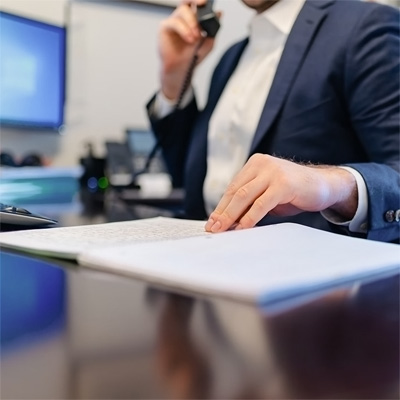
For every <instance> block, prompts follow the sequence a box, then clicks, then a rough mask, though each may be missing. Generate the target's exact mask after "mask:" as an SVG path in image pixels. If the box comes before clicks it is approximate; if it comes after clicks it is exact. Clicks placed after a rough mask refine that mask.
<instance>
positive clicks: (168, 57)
mask: <svg viewBox="0 0 400 400" xmlns="http://www.w3.org/2000/svg"><path fill="white" fill-rule="evenodd" d="M205 2H206V0H192V1H189V0H183V1H182V4H181V5H180V6H179V7H177V8H176V9H175V10H174V12H173V13H172V14H171V15H170V16H169V17H168V18H167V19H165V20H164V21H163V22H162V23H161V26H160V32H159V54H160V59H161V90H162V92H163V94H164V96H166V97H167V98H168V99H169V100H177V98H178V96H179V94H180V90H181V88H182V86H183V82H184V80H185V77H186V74H187V71H188V68H189V65H190V63H191V61H192V59H193V56H194V55H195V53H196V51H197V49H198V46H199V44H200V43H201V41H202V40H203V37H202V35H201V31H200V29H199V25H198V23H197V19H196V7H197V6H200V5H203V4H204V3H205ZM213 45H214V39H212V38H206V39H204V42H203V43H202V45H201V47H200V48H199V49H198V51H197V54H198V61H197V62H198V63H200V62H201V61H202V60H203V59H204V58H205V57H206V56H207V54H208V53H209V52H210V51H211V50H212V48H213Z"/></svg>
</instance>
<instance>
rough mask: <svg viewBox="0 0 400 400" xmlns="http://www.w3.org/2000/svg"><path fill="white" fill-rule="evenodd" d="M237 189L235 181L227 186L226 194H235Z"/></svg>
mask: <svg viewBox="0 0 400 400" xmlns="http://www.w3.org/2000/svg"><path fill="white" fill-rule="evenodd" d="M236 191H237V187H236V185H235V184H234V183H230V184H229V185H228V187H227V188H226V194H227V195H229V196H233V195H234V194H235V193H236Z"/></svg>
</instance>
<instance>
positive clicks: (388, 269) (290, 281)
mask: <svg viewBox="0 0 400 400" xmlns="http://www.w3.org/2000/svg"><path fill="white" fill-rule="evenodd" d="M0 245H1V246H3V247H5V248H12V249H17V250H21V251H25V252H29V253H36V254H41V255H46V256H52V257H59V258H68V259H74V260H76V261H77V262H78V264H80V265H83V266H87V267H92V268H95V269H99V270H106V271H109V272H112V273H118V274H124V275H128V276H132V277H136V278H139V279H143V280H145V281H147V282H150V283H153V284H158V285H163V286H167V287H169V288H170V289H171V290H175V291H179V292H189V293H199V294H203V295H210V294H213V295H218V296H223V297H228V298H234V299H237V300H241V301H246V302H257V303H262V304H272V303H276V302H280V301H285V300H290V299H292V298H294V297H297V296H303V295H310V294H311V295H312V294H313V293H317V292H319V291H323V290H327V289H330V288H333V287H336V286H339V285H350V284H353V283H354V282H356V281H358V280H361V279H362V280H364V279H368V280H369V279H375V278H377V277H383V276H390V275H395V274H398V273H399V272H400V246H398V245H395V244H388V243H380V242H373V241H368V240H365V239H357V238H350V237H345V236H341V235H336V234H333V233H329V232H324V231H320V230H317V229H313V228H309V227H305V226H302V225H297V224H292V223H284V224H277V225H270V226H263V227H256V228H253V229H247V230H241V231H229V232H224V233H218V234H210V233H206V232H205V231H204V221H191V220H180V219H173V218H164V217H157V218H149V219H143V220H135V221H127V222H114V223H106V224H100V225H88V226H76V227H67V228H51V229H44V230H43V229H42V230H28V231H17V232H3V233H0Z"/></svg>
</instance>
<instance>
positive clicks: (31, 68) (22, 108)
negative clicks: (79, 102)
mask: <svg viewBox="0 0 400 400" xmlns="http://www.w3.org/2000/svg"><path fill="white" fill-rule="evenodd" d="M0 31H1V35H0V49H1V57H0V124H2V125H3V126H4V125H6V126H15V127H25V128H40V129H51V130H56V131H58V130H60V128H61V127H62V126H63V124H64V102H65V53H66V46H65V42H66V29H65V28H64V27H60V26H55V25H51V24H47V23H44V22H39V21H36V20H33V19H28V18H24V17H21V16H17V15H14V14H10V13H5V12H0Z"/></svg>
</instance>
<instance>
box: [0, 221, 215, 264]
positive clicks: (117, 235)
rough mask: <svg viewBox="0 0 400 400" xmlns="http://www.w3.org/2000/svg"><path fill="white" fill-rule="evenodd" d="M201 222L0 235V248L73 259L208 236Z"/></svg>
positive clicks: (139, 223)
mask: <svg viewBox="0 0 400 400" xmlns="http://www.w3.org/2000/svg"><path fill="white" fill-rule="evenodd" d="M204 225H205V222H204V221H190V220H181V219H174V218H165V217H157V218H148V219H142V220H135V221H124V222H113V223H106V224H98V225H83V226H73V227H66V228H51V229H38V230H27V231H18V232H2V233H0V246H4V247H9V248H14V249H18V250H25V251H29V252H31V253H36V254H41V255H47V256H57V257H62V258H68V259H75V258H76V257H77V255H78V254H79V253H82V252H85V251H87V250H89V249H93V248H94V249H98V248H102V249H104V248H110V247H113V246H116V245H120V244H124V243H129V244H130V245H132V244H135V243H143V242H148V241H160V240H171V239H179V238H187V237H192V236H201V235H209V233H207V232H205V231H204Z"/></svg>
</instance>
